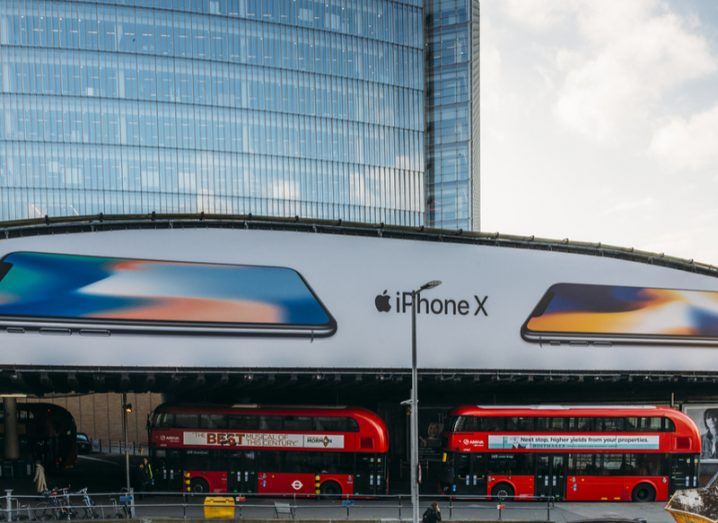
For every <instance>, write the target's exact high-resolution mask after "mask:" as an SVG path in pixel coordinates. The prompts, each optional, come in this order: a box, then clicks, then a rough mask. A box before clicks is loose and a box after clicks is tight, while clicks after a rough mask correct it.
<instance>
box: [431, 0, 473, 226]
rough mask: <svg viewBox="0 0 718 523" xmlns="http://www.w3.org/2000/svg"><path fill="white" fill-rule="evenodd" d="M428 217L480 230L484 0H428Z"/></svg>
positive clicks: (436, 223) (437, 223)
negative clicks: (481, 8)
mask: <svg viewBox="0 0 718 523" xmlns="http://www.w3.org/2000/svg"><path fill="white" fill-rule="evenodd" d="M426 34H427V39H428V44H427V53H426V115H427V126H426V187H427V200H426V218H427V222H428V223H429V224H431V225H434V226H437V227H441V228H445V229H464V230H478V229H479V2H478V0H474V1H467V0H426Z"/></svg>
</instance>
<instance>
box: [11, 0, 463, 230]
mask: <svg viewBox="0 0 718 523" xmlns="http://www.w3.org/2000/svg"><path fill="white" fill-rule="evenodd" d="M423 9H424V8H423V0H403V1H390V0H361V1H356V0H116V1H109V0H108V1H92V2H90V1H81V0H75V1H61V0H54V1H43V0H35V1H29V0H2V1H0V87H1V92H0V220H10V219H23V218H34V217H41V216H44V215H50V216H60V215H83V214H93V213H99V212H104V213H146V212H151V211H156V212H158V213H165V212H201V211H204V212H207V213H238V214H239V213H253V214H259V215H277V216H294V215H299V216H302V217H312V218H343V219H348V220H359V221H367V222H386V223H392V224H402V225H419V224H422V223H424V203H425V192H424V178H423V173H424V129H425V121H424V117H423V115H424V110H425V107H424V58H423V57H424V31H423ZM442 38H443V33H442ZM457 45H458V44H457ZM461 45H462V49H463V45H464V44H463V43H462V44H461ZM457 56H458V55H457ZM462 60H463V58H462ZM456 61H457V62H458V60H456ZM462 63H463V62H462ZM442 71H443V69H442ZM462 100H463V98H462ZM442 103H443V102H442ZM447 103H448V102H447ZM462 103H463V102H462ZM442 114H443V113H442ZM459 127H460V128H459ZM467 129H468V127H467V125H466V124H462V125H461V126H458V125H457V131H456V132H457V133H459V131H461V133H464V134H461V137H462V139H463V137H464V136H465V133H466V131H467ZM442 136H443V135H442ZM447 154H448V153H447ZM462 181H464V180H463V178H462ZM442 191H443V189H442ZM442 194H443V193H442ZM457 198H458V197H457ZM462 212H463V211H462ZM462 216H463V214H462ZM447 223H448V222H447Z"/></svg>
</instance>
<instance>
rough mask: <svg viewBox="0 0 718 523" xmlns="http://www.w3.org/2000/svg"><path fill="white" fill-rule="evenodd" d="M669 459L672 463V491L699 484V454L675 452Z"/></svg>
mask: <svg viewBox="0 0 718 523" xmlns="http://www.w3.org/2000/svg"><path fill="white" fill-rule="evenodd" d="M668 459H669V460H670V463H671V469H670V470H671V485H670V487H671V492H674V491H676V490H678V489H685V488H692V487H697V486H698V456H695V455H691V454H674V455H672V456H669V458H668Z"/></svg>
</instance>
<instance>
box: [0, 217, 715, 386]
mask: <svg viewBox="0 0 718 523" xmlns="http://www.w3.org/2000/svg"><path fill="white" fill-rule="evenodd" d="M419 238H420V236H417V237H412V239H399V238H386V237H384V238H382V237H367V236H360V235H354V234H329V233H314V232H297V231H289V230H256V229H255V230H252V229H249V230H244V229H241V230H240V229H227V228H213V227H211V226H209V227H206V228H197V229H189V228H177V229H165V230H161V229H126V230H114V231H100V232H77V233H63V234H52V235H34V236H25V237H16V238H9V239H0V348H1V350H0V367H1V366H14V367H15V366H23V365H28V366H43V367H53V366H76V367H81V366H85V367H91V368H110V367H112V368H116V367H129V366H132V367H142V368H167V367H171V368H178V367H185V366H186V367H192V368H215V369H222V368H232V369H258V368H264V369H280V370H286V371H290V372H293V370H292V369H308V368H311V369H322V368H329V369H407V368H409V367H410V366H411V352H412V351H411V348H412V327H411V325H412V312H413V311H414V304H413V303H412V302H413V291H414V290H415V289H418V288H420V287H421V286H422V285H424V284H425V283H427V282H431V281H433V280H438V281H440V282H441V284H440V285H438V286H433V285H432V288H430V289H426V290H424V291H422V292H421V293H420V295H419V296H418V297H417V303H416V309H415V310H416V346H417V363H418V366H419V367H420V368H422V369H441V370H445V369H457V370H461V371H466V370H470V369H477V370H484V369H490V370H510V371H521V370H527V371H543V370H546V371H551V370H563V371H591V372H593V371H639V372H646V371H657V372H665V371H673V372H680V371H712V372H718V357H717V355H718V277H717V276H718V272H717V273H716V275H712V274H711V273H710V272H709V271H703V273H698V272H696V271H693V270H683V269H681V268H680V267H679V266H676V267H665V266H658V265H655V264H650V263H642V262H639V261H628V260H623V259H617V258H610V257H608V256H598V255H597V256H592V255H590V254H585V253H584V254H573V253H567V252H555V251H553V252H552V251H544V250H538V249H529V248H526V249H523V248H518V247H511V248H509V247H499V246H495V245H480V244H471V243H453V242H451V241H444V242H435V241H425V240H422V239H419ZM686 267H689V266H688V265H686Z"/></svg>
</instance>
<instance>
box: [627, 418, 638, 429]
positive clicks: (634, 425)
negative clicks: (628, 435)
mask: <svg viewBox="0 0 718 523" xmlns="http://www.w3.org/2000/svg"><path fill="white" fill-rule="evenodd" d="M624 423H625V424H626V431H627V432H637V431H638V430H640V418H637V417H630V418H624Z"/></svg>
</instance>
